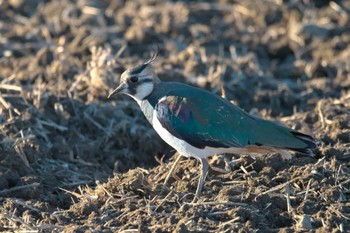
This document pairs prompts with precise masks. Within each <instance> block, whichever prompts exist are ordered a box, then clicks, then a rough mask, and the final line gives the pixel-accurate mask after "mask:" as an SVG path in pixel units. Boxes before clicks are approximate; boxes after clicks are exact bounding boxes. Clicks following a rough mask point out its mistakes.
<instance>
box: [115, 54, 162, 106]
mask: <svg viewBox="0 0 350 233" xmlns="http://www.w3.org/2000/svg"><path fill="white" fill-rule="evenodd" d="M157 55H158V53H157V52H155V53H154V54H153V55H152V57H151V59H149V60H148V61H147V62H145V63H144V64H142V65H138V66H135V67H132V68H130V69H127V70H126V71H124V72H123V74H122V75H121V77H120V84H119V86H118V87H117V88H116V89H114V90H113V91H112V92H111V93H110V94H109V95H108V98H110V97H112V96H113V95H115V94H127V95H129V96H131V97H132V98H134V99H135V100H136V101H138V102H139V101H141V100H143V99H145V98H146V97H147V96H148V95H150V94H151V93H152V91H153V89H154V88H155V86H156V85H157V83H159V82H160V80H159V79H158V76H157V74H156V72H155V69H154V66H153V64H152V62H153V61H154V60H155V59H156V57H157Z"/></svg>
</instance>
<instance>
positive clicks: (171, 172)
mask: <svg viewBox="0 0 350 233" xmlns="http://www.w3.org/2000/svg"><path fill="white" fill-rule="evenodd" d="M182 157H183V156H182V155H181V154H180V155H179V157H177V159H176V160H175V162H174V165H173V166H172V168H171V169H170V171H169V173H168V175H167V176H166V178H165V181H164V184H163V185H164V186H166V184H167V183H168V181H169V179H170V177H171V176H172V175H173V173H174V171H175V168H176V167H177V165H178V164H179V162H180V160H181V159H182Z"/></svg>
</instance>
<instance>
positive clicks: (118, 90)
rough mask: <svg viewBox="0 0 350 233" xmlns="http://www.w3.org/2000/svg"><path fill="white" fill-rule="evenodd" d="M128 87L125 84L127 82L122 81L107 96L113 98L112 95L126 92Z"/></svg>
mask: <svg viewBox="0 0 350 233" xmlns="http://www.w3.org/2000/svg"><path fill="white" fill-rule="evenodd" d="M126 89H127V85H125V83H120V84H119V86H118V87H117V88H116V89H114V90H113V91H112V92H111V93H109V95H108V97H107V98H111V97H112V96H114V95H117V94H122V93H125V90H126Z"/></svg>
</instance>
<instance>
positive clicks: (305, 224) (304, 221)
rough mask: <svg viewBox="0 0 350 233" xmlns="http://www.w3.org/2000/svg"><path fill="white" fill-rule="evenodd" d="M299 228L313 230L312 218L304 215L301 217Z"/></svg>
mask: <svg viewBox="0 0 350 233" xmlns="http://www.w3.org/2000/svg"><path fill="white" fill-rule="evenodd" d="M297 227H298V228H299V229H303V230H311V229H312V225H311V218H310V216H309V215H306V214H303V215H302V216H301V217H300V220H299V222H298V225H297Z"/></svg>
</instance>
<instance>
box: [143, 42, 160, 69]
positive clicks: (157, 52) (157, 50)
mask: <svg viewBox="0 0 350 233" xmlns="http://www.w3.org/2000/svg"><path fill="white" fill-rule="evenodd" d="M158 55H159V45H158V44H157V48H154V49H153V53H152V56H151V58H150V59H149V60H148V61H147V62H145V64H149V63H152V62H154V61H155V60H156V58H157V57H158Z"/></svg>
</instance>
